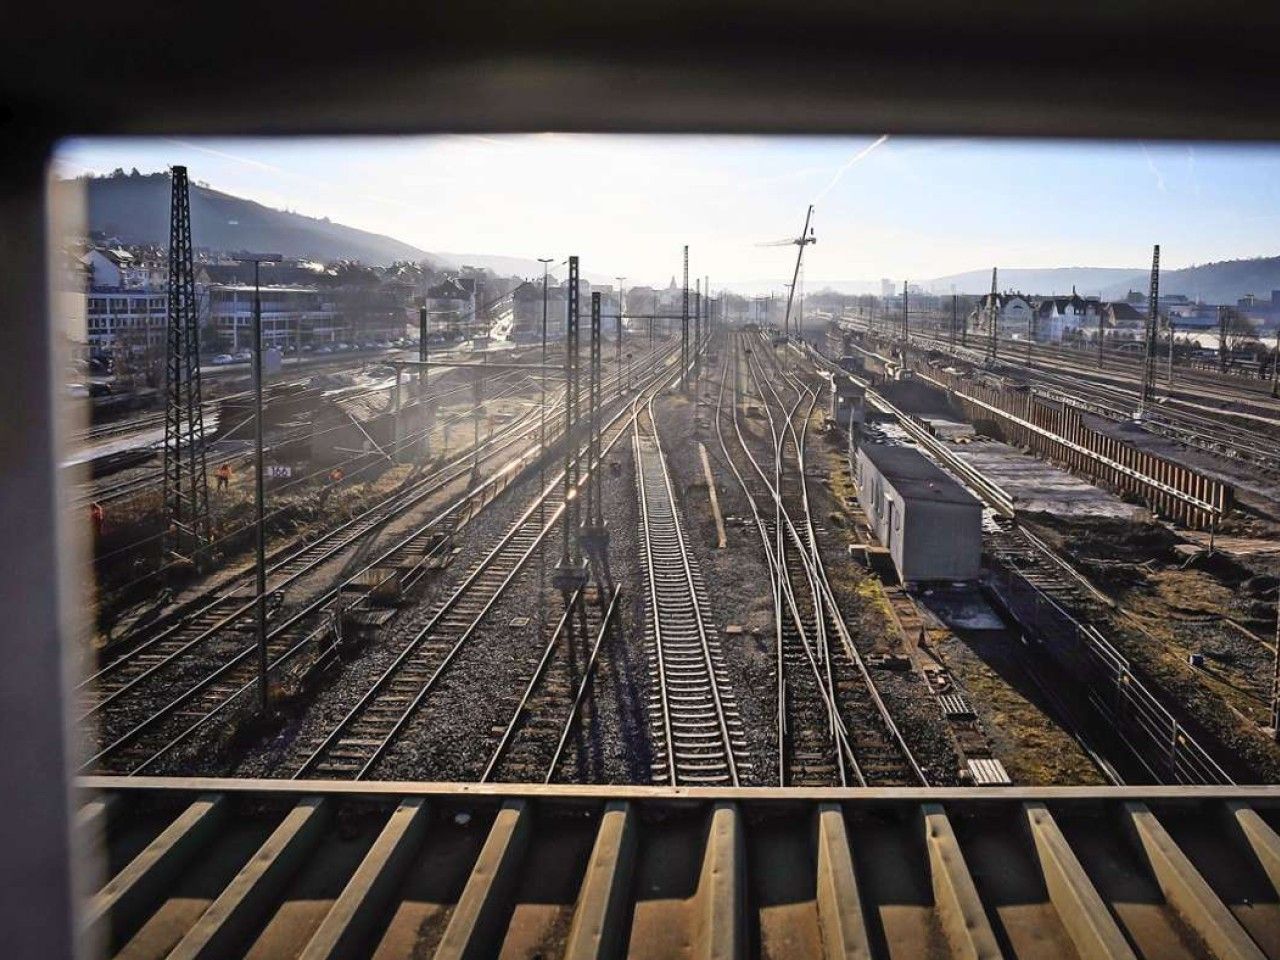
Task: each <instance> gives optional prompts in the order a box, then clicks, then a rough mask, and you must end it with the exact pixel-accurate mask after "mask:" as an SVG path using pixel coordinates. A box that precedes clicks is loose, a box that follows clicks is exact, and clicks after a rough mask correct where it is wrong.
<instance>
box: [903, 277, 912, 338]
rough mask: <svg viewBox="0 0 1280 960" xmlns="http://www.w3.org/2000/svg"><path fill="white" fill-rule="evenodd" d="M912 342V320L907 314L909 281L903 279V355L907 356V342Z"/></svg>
mask: <svg viewBox="0 0 1280 960" xmlns="http://www.w3.org/2000/svg"><path fill="white" fill-rule="evenodd" d="M910 342H911V320H910V318H909V316H908V314H907V281H905V280H903V281H902V345H903V351H904V352H903V356H904V357H905V356H906V353H905V351H906V347H907V344H909V343H910Z"/></svg>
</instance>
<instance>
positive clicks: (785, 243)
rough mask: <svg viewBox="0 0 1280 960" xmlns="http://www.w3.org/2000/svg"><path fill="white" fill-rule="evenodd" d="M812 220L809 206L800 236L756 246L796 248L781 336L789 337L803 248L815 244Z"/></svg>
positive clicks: (815, 238)
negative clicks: (794, 265) (794, 266)
mask: <svg viewBox="0 0 1280 960" xmlns="http://www.w3.org/2000/svg"><path fill="white" fill-rule="evenodd" d="M812 219H813V204H809V210H808V212H807V213H805V215H804V229H803V230H801V231H800V236H798V237H795V238H794V239H790V240H774V241H773V242H772V243H761V244H757V246H761V247H789V246H792V245H793V244H794V245H795V246H796V247H797V248H798V249H797V250H796V268H795V270H793V271H792V273H791V286H790V287H788V288H787V312H786V314H785V315H784V316H783V318H782V334H783V336H784V337H789V335H790V331H791V303H792V301H793V300H795V295H796V281H797V280H798V279H799V278H800V261H801V259H802V258H803V257H804V248H805V247H807V246H808V245H809V244H811V243H817V242H818V238H817V237H815V236H814V235H813V227H812V226H810V221H811V220H812Z"/></svg>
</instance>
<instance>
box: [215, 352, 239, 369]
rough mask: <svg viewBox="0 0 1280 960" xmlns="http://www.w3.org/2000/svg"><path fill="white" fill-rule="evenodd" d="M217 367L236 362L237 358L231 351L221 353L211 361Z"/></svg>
mask: <svg viewBox="0 0 1280 960" xmlns="http://www.w3.org/2000/svg"><path fill="white" fill-rule="evenodd" d="M210 362H211V363H212V364H213V365H214V366H215V367H225V366H226V365H227V364H228V363H235V362H236V358H235V357H233V356H232V355H231V354H229V353H220V354H218V355H217V356H216V357H214V358H213V360H211V361H210Z"/></svg>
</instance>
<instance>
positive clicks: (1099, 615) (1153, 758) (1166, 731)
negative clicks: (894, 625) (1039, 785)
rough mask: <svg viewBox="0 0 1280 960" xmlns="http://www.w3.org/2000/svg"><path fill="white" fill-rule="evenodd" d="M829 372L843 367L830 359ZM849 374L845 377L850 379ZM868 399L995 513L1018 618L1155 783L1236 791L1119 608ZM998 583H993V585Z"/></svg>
mask: <svg viewBox="0 0 1280 960" xmlns="http://www.w3.org/2000/svg"><path fill="white" fill-rule="evenodd" d="M811 356H813V357H814V359H815V362H816V363H817V364H818V365H819V368H820V369H826V370H827V371H828V372H831V373H835V372H837V371H839V367H838V366H837V365H836V364H835V363H834V362H832V361H831V360H830V359H829V358H826V357H823V356H821V355H820V354H818V355H816V356H815V355H812V354H811ZM840 372H843V371H840ZM864 385H865V386H866V387H867V388H868V389H867V400H868V402H869V403H870V404H872V405H874V406H876V407H878V408H879V409H880V410H881V411H882V412H884V413H886V414H888V415H889V416H891V417H892V418H894V419H896V420H897V422H898V423H899V425H900V426H901V427H902V428H903V430H904V431H905V432H906V433H907V435H908V436H909V437H910V438H911V439H912V440H913V441H914V442H915V443H916V444H917V445H918V446H919V447H920V449H921V451H922V452H923V453H924V454H925V455H926V456H928V457H930V458H931V459H932V460H934V462H936V463H937V464H938V465H939V466H941V467H942V468H943V469H944V470H946V471H947V472H948V473H950V474H951V475H952V476H954V477H956V478H957V479H958V480H959V482H960V483H962V484H963V485H964V486H965V487H967V488H968V489H969V490H970V491H971V492H973V493H974V495H975V496H977V497H978V498H979V499H980V500H981V501H982V502H983V503H984V504H985V505H986V506H987V507H988V508H989V509H990V511H991V514H990V515H989V516H988V517H987V519H986V520H985V521H984V536H983V548H984V555H985V556H986V558H987V561H988V566H989V572H990V574H991V575H992V576H994V577H995V578H997V580H998V584H999V587H1000V589H998V590H997V592H998V593H1000V594H1001V596H1002V600H1003V601H1004V602H1005V603H1006V605H1009V606H1010V608H1011V610H1012V611H1013V613H1014V615H1015V616H1018V615H1019V608H1021V615H1022V616H1023V617H1026V616H1027V614H1026V611H1027V610H1031V611H1034V615H1033V616H1032V617H1031V618H1030V619H1028V621H1027V624H1026V627H1025V629H1027V631H1028V633H1029V634H1031V635H1033V636H1039V637H1040V638H1041V641H1042V642H1043V643H1047V644H1048V645H1049V646H1048V647H1045V648H1043V649H1045V650H1046V652H1048V653H1052V654H1053V655H1054V656H1056V657H1057V662H1058V663H1059V664H1060V666H1061V667H1062V668H1063V669H1065V670H1066V671H1067V675H1068V676H1070V677H1072V678H1073V679H1074V680H1075V681H1076V682H1079V683H1081V684H1082V685H1083V687H1084V690H1085V695H1086V696H1087V698H1088V701H1089V704H1090V705H1091V707H1092V708H1093V709H1094V710H1095V711H1096V713H1097V715H1098V716H1100V717H1101V718H1103V721H1104V722H1105V723H1106V724H1107V725H1108V726H1109V728H1110V730H1111V732H1112V733H1113V734H1114V735H1115V736H1116V737H1117V738H1118V739H1119V740H1120V741H1121V742H1122V743H1123V744H1124V745H1125V749H1126V750H1127V752H1128V754H1129V757H1127V758H1126V759H1127V760H1129V761H1131V762H1132V763H1133V764H1136V766H1137V767H1138V768H1141V769H1143V770H1144V771H1145V776H1148V777H1149V778H1150V779H1152V780H1154V781H1155V782H1172V783H1186V784H1223V783H1231V782H1232V780H1231V777H1230V776H1229V774H1228V773H1227V772H1226V770H1225V769H1224V767H1223V766H1222V765H1221V764H1220V763H1219V762H1218V761H1217V760H1216V759H1215V758H1214V756H1213V755H1212V754H1211V752H1210V751H1209V750H1208V749H1206V748H1205V747H1204V746H1203V744H1202V743H1200V741H1199V736H1198V734H1197V733H1196V732H1195V730H1194V729H1193V726H1194V724H1192V725H1189V724H1188V722H1187V720H1186V719H1185V718H1184V719H1180V718H1179V716H1177V715H1175V713H1174V712H1173V711H1172V710H1171V709H1170V708H1169V707H1168V706H1166V704H1165V702H1164V698H1163V697H1162V696H1161V694H1160V693H1159V692H1158V691H1157V690H1155V689H1153V688H1151V687H1149V686H1148V685H1147V683H1146V682H1145V681H1144V679H1143V678H1142V677H1141V676H1140V675H1139V673H1138V672H1137V671H1135V669H1134V668H1133V666H1132V664H1131V663H1130V661H1129V660H1128V658H1127V657H1125V656H1124V655H1123V654H1122V653H1121V652H1120V651H1119V649H1118V648H1117V647H1116V645H1115V644H1114V643H1113V642H1112V641H1111V640H1110V639H1109V638H1108V637H1107V636H1106V635H1105V634H1104V633H1103V632H1102V631H1101V630H1100V629H1098V627H1097V626H1095V624H1102V625H1104V628H1105V625H1106V623H1107V622H1108V617H1109V612H1110V610H1111V609H1112V608H1114V606H1115V604H1114V602H1113V601H1111V600H1110V598H1108V597H1106V596H1105V595H1104V594H1102V593H1100V592H1099V591H1098V590H1097V589H1096V588H1095V587H1093V586H1092V584H1090V583H1089V582H1088V581H1087V580H1086V579H1085V578H1084V577H1082V576H1081V575H1080V574H1079V573H1078V572H1076V571H1075V569H1074V568H1073V567H1072V566H1071V564H1070V563H1069V562H1068V561H1067V560H1065V559H1064V558H1063V557H1061V556H1059V555H1058V554H1057V553H1056V552H1055V551H1053V550H1052V549H1051V548H1050V547H1049V546H1048V545H1047V544H1046V543H1044V541H1042V540H1041V539H1040V538H1039V537H1036V536H1035V535H1034V534H1032V533H1031V532H1030V531H1028V530H1026V529H1025V528H1024V527H1022V526H1021V525H1020V524H1019V523H1018V521H1017V516H1016V511H1015V510H1014V508H1013V505H1012V504H1011V503H1010V502H1009V501H1008V499H1007V497H1006V496H1005V495H1004V493H1003V491H1001V490H1000V489H999V487H998V486H997V485H995V484H994V483H992V482H990V481H989V480H988V479H987V478H986V477H985V476H983V475H982V474H981V473H980V472H978V471H977V470H976V469H975V468H974V467H973V466H972V465H970V464H968V463H966V462H965V461H964V460H962V459H961V458H960V457H958V456H956V455H955V454H954V453H953V452H952V451H951V450H949V449H948V445H947V444H946V443H944V442H942V441H940V440H938V439H937V438H936V437H934V436H932V434H931V433H930V432H929V431H928V429H927V428H926V427H925V426H923V425H922V424H921V423H919V422H917V421H916V420H915V419H913V418H911V417H910V416H907V415H905V414H903V413H902V411H900V410H898V409H897V408H896V407H894V406H893V405H892V404H891V403H889V402H888V401H887V400H886V399H885V398H884V397H882V396H881V395H880V394H879V393H877V392H876V391H875V390H874V389H873V388H872V387H871V386H870V384H867V383H866V382H865V381H864ZM989 579H990V578H989ZM1081 745H1082V746H1083V747H1084V748H1085V750H1086V751H1087V752H1088V753H1089V754H1090V755H1091V756H1093V757H1094V759H1095V761H1096V762H1097V763H1098V766H1099V769H1100V771H1101V772H1102V773H1103V774H1104V775H1105V776H1108V777H1110V778H1111V779H1112V780H1113V781H1116V782H1119V773H1118V768H1117V767H1116V765H1114V764H1113V763H1111V762H1110V761H1109V760H1108V758H1105V757H1101V756H1099V755H1098V754H1097V753H1096V752H1095V750H1094V748H1093V747H1092V746H1091V745H1090V744H1089V743H1087V742H1082V744H1081Z"/></svg>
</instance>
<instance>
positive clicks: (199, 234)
mask: <svg viewBox="0 0 1280 960" xmlns="http://www.w3.org/2000/svg"><path fill="white" fill-rule="evenodd" d="M77 186H85V187H86V188H87V189H86V191H85V193H86V197H85V206H86V210H87V215H88V225H89V229H90V230H93V231H101V232H103V233H105V234H107V235H109V236H118V237H120V239H121V240H123V241H125V242H127V243H139V244H154V245H156V246H161V247H163V246H165V245H167V244H168V241H169V177H168V175H167V174H165V173H152V174H140V175H138V176H114V177H90V178H80V179H77V180H63V181H57V182H56V183H55V185H54V189H55V190H67V189H74V188H75V187H77ZM191 229H192V233H193V234H194V240H195V245H196V246H197V247H207V248H210V249H213V250H227V251H236V250H253V251H258V252H272V253H280V254H283V255H285V256H287V257H303V258H308V259H316V260H342V259H349V260H359V261H361V262H363V263H367V264H371V265H385V264H388V263H391V262H392V261H395V260H414V261H420V260H429V261H430V262H431V263H432V264H433V265H435V266H436V267H438V268H444V269H447V270H450V269H457V268H459V267H461V266H462V265H463V264H468V265H471V266H476V267H484V268H487V269H489V270H493V271H494V272H496V273H498V274H500V275H503V276H525V277H539V276H541V274H542V265H541V264H540V263H538V261H537V260H535V259H533V258H524V257H513V256H503V255H499V254H458V253H447V252H431V251H426V250H422V249H421V248H419V247H415V246H413V245H412V244H408V243H405V242H403V241H401V240H397V239H395V238H394V237H388V236H384V235H382V234H377V233H371V232H369V231H367V230H359V229H357V228H355V227H348V226H346V225H344V224H340V223H333V222H332V221H330V220H329V219H328V218H315V217H307V216H303V215H302V214H299V213H291V212H289V211H286V210H275V209H272V208H271V207H267V206H264V205H263V204H261V203H257V202H255V201H252V200H246V199H244V198H243V197H236V196H233V195H231V194H229V193H223V192H221V191H219V190H214V189H212V188H210V187H203V186H198V185H195V184H193V185H192V187H191ZM584 276H586V277H587V278H588V279H590V280H591V281H592V282H594V283H608V282H610V276H609V274H608V273H607V272H605V273H601V274H599V275H597V274H594V273H584ZM901 282H902V278H900V277H899V278H897V279H896V280H895V281H894V283H895V289H900V286H901ZM911 282H912V283H915V284H919V285H920V286H921V287H923V288H924V289H926V290H929V291H931V292H934V293H941V294H947V293H950V292H951V291H952V290H953V289H954V290H955V292H956V293H964V294H978V295H980V294H984V293H986V292H987V291H989V290H990V289H991V270H990V268H985V269H981V270H967V271H964V272H962V273H954V274H950V275H947V276H943V277H935V278H933V279H914V278H913V279H912V280H911ZM1147 284H1148V268H1146V267H1048V268H1040V269H1035V268H1021V267H1009V268H1001V269H1000V272H999V277H998V285H999V287H1000V289H1001V290H1010V289H1013V290H1020V291H1022V292H1023V293H1027V294H1040V295H1047V294H1053V293H1057V294H1068V293H1070V292H1071V290H1072V288H1073V287H1074V288H1075V289H1076V291H1077V292H1078V293H1079V294H1081V295H1082V296H1098V295H1101V296H1102V297H1103V298H1104V299H1120V298H1123V297H1124V295H1125V294H1126V293H1128V292H1129V291H1130V290H1139V291H1142V292H1145V291H1146V289H1147ZM716 286H717V288H719V289H729V290H731V291H733V292H736V293H741V294H745V295H753V294H758V293H767V292H768V289H769V286H768V285H767V284H761V283H759V282H758V281H756V282H753V281H741V282H732V283H725V284H716ZM805 288H806V289H807V290H808V291H811V292H817V291H819V290H822V289H824V288H830V289H834V290H838V291H840V292H842V293H847V294H850V295H856V294H862V293H875V294H878V293H879V292H880V282H879V280H820V279H810V280H809V281H808V282H807V283H806V284H805ZM1160 290H1161V292H1162V293H1165V294H1173V293H1181V294H1185V295H1186V296H1188V297H1190V298H1191V299H1193V300H1194V299H1203V300H1204V301H1206V302H1209V303H1235V302H1236V301H1237V300H1239V299H1240V298H1241V297H1243V296H1245V295H1246V294H1250V293H1252V294H1255V295H1257V296H1258V297H1260V298H1262V299H1269V298H1270V296H1271V291H1272V290H1280V257H1256V258H1252V259H1246V260H1225V261H1219V262H1217V263H1205V264H1197V265H1195V266H1191V267H1184V268H1182V269H1178V270H1165V271H1163V272H1162V273H1161V276H1160Z"/></svg>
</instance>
